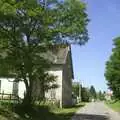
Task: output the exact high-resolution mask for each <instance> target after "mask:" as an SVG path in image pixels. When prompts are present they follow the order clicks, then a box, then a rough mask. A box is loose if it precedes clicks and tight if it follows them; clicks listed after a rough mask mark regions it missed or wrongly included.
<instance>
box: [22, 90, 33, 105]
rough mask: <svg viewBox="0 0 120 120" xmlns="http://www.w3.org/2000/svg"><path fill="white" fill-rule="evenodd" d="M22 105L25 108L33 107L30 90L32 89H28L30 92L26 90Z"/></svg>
mask: <svg viewBox="0 0 120 120" xmlns="http://www.w3.org/2000/svg"><path fill="white" fill-rule="evenodd" d="M22 104H23V105H24V106H31V105H32V90H30V88H28V90H26V93H25V96H24V99H23V103H22Z"/></svg>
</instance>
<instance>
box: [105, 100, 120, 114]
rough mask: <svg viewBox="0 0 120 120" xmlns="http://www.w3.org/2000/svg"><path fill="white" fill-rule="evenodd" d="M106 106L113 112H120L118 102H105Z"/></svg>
mask: <svg viewBox="0 0 120 120" xmlns="http://www.w3.org/2000/svg"><path fill="white" fill-rule="evenodd" d="M106 104H107V105H108V106H109V107H110V108H112V109H113V110H115V111H117V112H120V101H112V102H106Z"/></svg>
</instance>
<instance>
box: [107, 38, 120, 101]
mask: <svg viewBox="0 0 120 120" xmlns="http://www.w3.org/2000/svg"><path fill="white" fill-rule="evenodd" d="M113 42H114V48H113V49H112V55H111V56H110V59H109V60H108V61H107V62H106V71H105V77H106V80H107V82H108V86H109V88H110V89H111V90H112V91H113V95H114V96H115V97H116V98H118V99H120V67H119V66H120V37H118V38H116V39H114V41H113Z"/></svg>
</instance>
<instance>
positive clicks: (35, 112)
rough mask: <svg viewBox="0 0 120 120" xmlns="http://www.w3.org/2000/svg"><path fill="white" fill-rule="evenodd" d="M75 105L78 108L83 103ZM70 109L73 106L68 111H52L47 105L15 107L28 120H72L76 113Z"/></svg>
mask: <svg viewBox="0 0 120 120" xmlns="http://www.w3.org/2000/svg"><path fill="white" fill-rule="evenodd" d="M82 106H83V105H82ZM75 107H76V108H78V107H81V105H77V106H75ZM75 107H74V108H75ZM69 109H71V108H67V110H68V113H67V112H66V113H64V112H60V113H59V112H58V113H54V112H50V111H51V110H50V108H49V107H47V106H35V107H31V108H30V107H23V106H17V107H16V108H15V112H16V113H17V114H19V115H20V116H21V117H22V118H25V119H26V120H70V118H72V116H73V115H74V111H69ZM58 110H59V109H58ZM60 110H62V109H60Z"/></svg>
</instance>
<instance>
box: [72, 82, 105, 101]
mask: <svg viewBox="0 0 120 120" xmlns="http://www.w3.org/2000/svg"><path fill="white" fill-rule="evenodd" d="M73 94H74V96H76V97H80V98H81V101H83V102H91V101H96V100H100V101H102V100H105V94H106V93H105V92H102V91H99V92H97V91H96V89H95V87H94V86H93V85H92V86H91V87H90V88H87V87H83V86H82V85H80V84H74V85H73Z"/></svg>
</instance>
